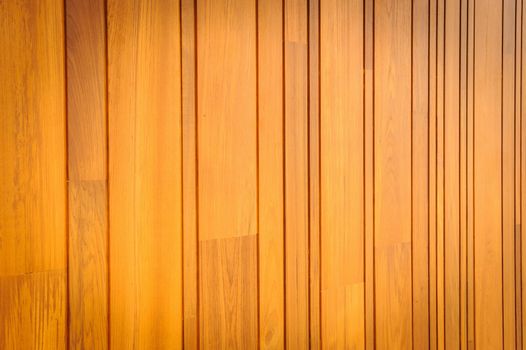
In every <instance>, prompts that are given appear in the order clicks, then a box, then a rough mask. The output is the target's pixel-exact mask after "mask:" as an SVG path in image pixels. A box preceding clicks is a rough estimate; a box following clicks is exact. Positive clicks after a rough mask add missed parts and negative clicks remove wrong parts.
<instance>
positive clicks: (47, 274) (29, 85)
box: [0, 0, 67, 349]
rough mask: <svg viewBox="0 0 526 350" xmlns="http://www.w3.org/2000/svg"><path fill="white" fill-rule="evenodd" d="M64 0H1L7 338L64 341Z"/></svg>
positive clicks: (12, 343)
mask: <svg viewBox="0 0 526 350" xmlns="http://www.w3.org/2000/svg"><path fill="white" fill-rule="evenodd" d="M63 23H64V8H63V2H62V1H55V0H45V1H37V2H35V1H2V2H1V3H0V47H1V48H2V51H3V53H2V55H0V87H1V90H2V93H1V94H0V110H1V112H0V169H1V170H0V198H1V203H0V348H3V349H17V348H18V349H21V348H25V349H46V348H49V349H64V348H65V347H66V334H67V328H66V307H67V306H66V305H67V297H66V296H67V292H66V290H67V287H66V266H67V261H66V236H67V232H66V230H67V228H66V216H67V214H66V208H67V193H66V144H65V140H66V128H65V125H66V124H65V123H66V113H65V112H66V111H65V93H64V83H65V77H64V71H65V67H64V54H65V48H64V27H63Z"/></svg>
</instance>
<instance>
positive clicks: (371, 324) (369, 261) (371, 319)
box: [363, 0, 375, 350]
mask: <svg viewBox="0 0 526 350" xmlns="http://www.w3.org/2000/svg"><path fill="white" fill-rule="evenodd" d="M364 7H365V11H364V22H365V23H364V24H365V26H364V68H365V72H364V94H365V96H364V107H363V108H364V123H365V124H364V138H365V144H364V158H365V159H364V167H365V169H364V170H365V172H364V176H365V189H364V190H365V207H364V211H365V213H364V216H365V218H364V219H365V231H364V236H365V237H364V238H365V266H364V268H365V348H366V349H368V350H372V349H374V346H375V316H374V313H375V311H374V310H375V305H374V303H375V300H374V294H375V290H374V287H375V285H374V176H373V174H374V100H373V98H374V72H373V58H374V57H373V56H374V55H373V49H374V0H365V1H364Z"/></svg>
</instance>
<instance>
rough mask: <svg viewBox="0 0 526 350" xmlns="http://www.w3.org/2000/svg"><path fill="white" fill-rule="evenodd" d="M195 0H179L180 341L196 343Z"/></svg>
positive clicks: (194, 346) (186, 344) (188, 345)
mask: <svg viewBox="0 0 526 350" xmlns="http://www.w3.org/2000/svg"><path fill="white" fill-rule="evenodd" d="M195 45H196V43H195V1H194V0H181V69H182V70H181V88H182V101H181V102H182V137H183V144H182V148H183V149H182V152H183V155H182V157H183V158H182V172H183V173H182V181H183V192H182V195H183V301H184V304H183V327H184V329H183V333H184V334H183V343H184V348H187V349H198V347H199V319H198V318H199V297H198V293H199V286H198V283H199V282H198V277H199V270H198V242H197V239H198V238H197V237H198V232H197V225H198V223H197V221H198V213H197V124H196V120H197V117H196V101H197V96H196V95H197V91H196V65H195V63H196V51H195V49H196V47H195Z"/></svg>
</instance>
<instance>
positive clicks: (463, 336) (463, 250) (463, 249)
mask: <svg viewBox="0 0 526 350" xmlns="http://www.w3.org/2000/svg"><path fill="white" fill-rule="evenodd" d="M467 19H468V0H462V1H461V4H460V113H459V118H460V120H459V123H460V164H459V166H460V208H459V215H460V219H459V220H460V293H459V296H460V324H459V328H460V331H459V332H460V348H461V349H463V350H467V348H468V339H467V332H468V313H467V311H468V263H467V259H468V221H467V219H468V214H467V209H468V207H467V195H468V191H467V181H468V178H467V176H468V171H467V170H468V164H467V163H468V154H467V147H468V144H467V141H468V138H467V136H468V129H467V127H468V125H467V122H468V120H467V112H468V108H467V103H468V100H467V97H468V90H467V86H468V85H467V78H468V74H467V63H468V61H467V60H468V55H467V53H468V20H467Z"/></svg>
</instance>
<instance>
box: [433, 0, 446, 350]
mask: <svg viewBox="0 0 526 350" xmlns="http://www.w3.org/2000/svg"><path fill="white" fill-rule="evenodd" d="M446 1H447V0H437V87H436V89H437V90H436V96H437V97H436V111H437V112H436V113H437V114H436V118H437V119H436V130H435V132H436V273H437V274H436V288H437V290H436V295H437V349H444V348H445V338H446V331H445V310H446V305H445V293H446V288H445V284H444V283H445V277H446V273H445V267H446V264H445V254H444V253H445V250H444V249H445V243H446V240H445V223H446V222H445V217H444V214H445V197H444V190H445V163H444V154H445V129H444V126H445V125H444V119H445V108H446V103H445V94H446V89H445V78H446V74H445V63H446V62H445V60H446V54H445V47H446V35H445V34H446V33H445V31H446V27H445V25H446Z"/></svg>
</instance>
